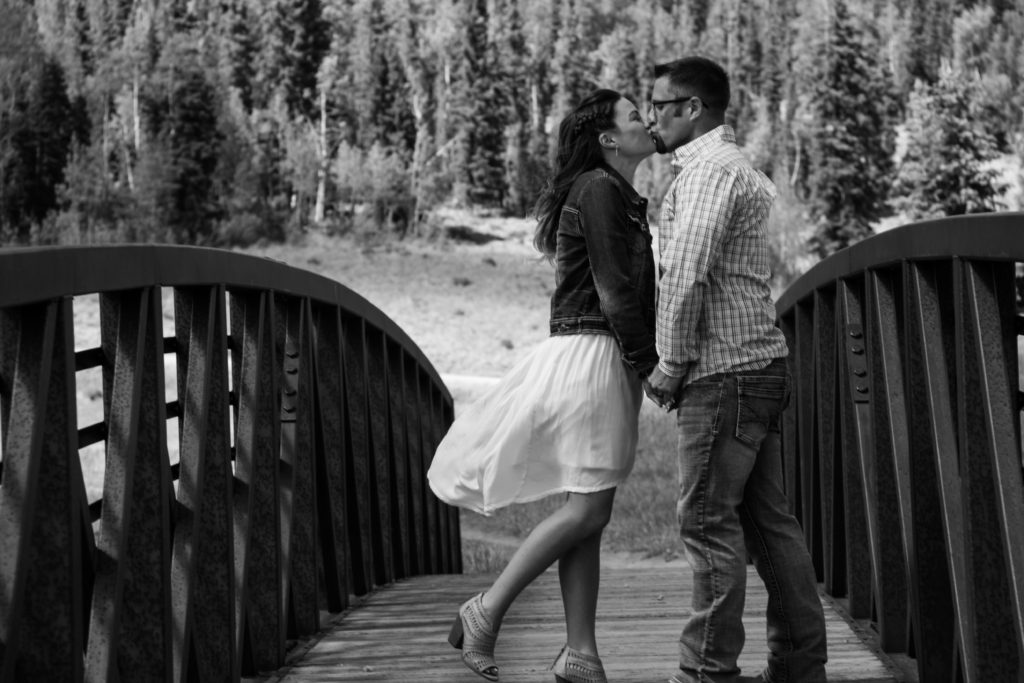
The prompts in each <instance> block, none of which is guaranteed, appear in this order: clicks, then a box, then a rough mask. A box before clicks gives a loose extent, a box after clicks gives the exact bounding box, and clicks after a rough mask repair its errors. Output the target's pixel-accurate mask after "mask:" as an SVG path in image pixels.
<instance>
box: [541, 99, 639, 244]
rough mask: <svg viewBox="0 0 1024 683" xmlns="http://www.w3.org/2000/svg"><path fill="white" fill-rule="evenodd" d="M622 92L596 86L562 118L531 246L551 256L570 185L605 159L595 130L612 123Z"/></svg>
mask: <svg viewBox="0 0 1024 683" xmlns="http://www.w3.org/2000/svg"><path fill="white" fill-rule="evenodd" d="M621 98H622V95H621V94H619V93H618V92H616V91H614V90H604V89H602V90H597V91H595V92H593V93H592V94H590V95H588V96H587V97H585V98H584V99H583V101H582V102H580V103H579V105H577V107H576V108H575V109H574V110H573V111H572V112H570V113H569V114H568V115H567V116H566V117H565V118H563V119H562V122H561V124H560V125H559V127H558V148H557V149H558V153H557V154H556V155H555V168H554V169H553V172H552V174H551V176H550V177H549V178H548V180H547V182H546V183H545V185H544V189H543V190H542V191H541V195H540V197H539V198H538V199H537V219H538V224H537V230H536V232H535V233H534V237H533V244H534V246H535V247H536V248H537V249H538V251H540V252H541V253H543V254H544V255H545V256H547V257H548V258H549V259H553V258H554V255H555V247H556V245H557V234H558V220H559V218H560V216H561V213H562V205H563V204H564V203H565V198H566V197H567V196H568V194H569V189H570V188H571V187H572V184H573V183H574V182H575V181H576V178H578V177H579V176H580V175H582V174H583V173H586V172H587V171H589V170H590V169H592V168H594V167H595V166H597V165H598V164H599V163H601V162H602V161H603V160H604V155H603V153H602V151H601V145H600V143H598V140H597V135H596V133H600V132H602V131H606V130H610V129H612V128H614V127H615V104H616V103H617V102H618V101H619V100H620V99H621Z"/></svg>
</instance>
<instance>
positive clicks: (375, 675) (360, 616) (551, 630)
mask: <svg viewBox="0 0 1024 683" xmlns="http://www.w3.org/2000/svg"><path fill="white" fill-rule="evenodd" d="M492 579H493V577H492V576H490V575H483V574H467V575H461V576H459V575H435V576H425V577H417V578H413V579H408V580H403V581H399V582H397V583H395V584H392V585H390V586H388V587H385V588H383V589H380V590H378V591H377V592H375V593H373V594H372V595H370V596H368V597H367V598H365V599H364V600H362V601H360V602H359V603H358V604H357V605H356V606H355V607H353V608H351V609H350V610H349V611H348V612H346V613H345V614H342V615H339V616H337V617H335V618H334V622H333V624H331V625H329V627H328V628H327V630H326V631H325V632H324V633H323V634H321V636H320V637H319V638H318V639H316V640H315V641H311V642H308V643H306V644H304V645H303V646H300V647H297V648H296V650H295V652H293V654H292V655H291V657H290V658H289V664H288V666H287V667H286V668H284V669H282V670H280V671H278V672H275V673H274V674H273V675H271V676H266V677H263V678H262V679H261V680H263V681H270V682H273V683H299V682H306V681H308V682H312V681H338V682H340V681H402V682H412V681H434V682H441V681H444V682H445V683H460V682H463V681H464V682H466V683H477V682H479V681H482V680H483V679H482V678H478V677H477V676H475V675H474V674H472V673H470V672H469V670H468V669H465V668H464V667H463V666H462V664H461V662H460V660H459V657H458V651H456V650H455V649H453V648H452V647H451V646H449V645H448V643H447V640H446V638H447V635H448V629H449V627H450V626H451V622H452V620H453V618H454V614H455V611H456V609H457V607H458V605H459V604H460V603H461V602H462V601H463V600H465V599H466V598H467V597H468V596H469V595H471V594H473V593H475V592H478V591H480V590H483V589H484V588H485V587H486V586H487V585H489V583H490V581H491V580H492ZM748 586H749V589H748V599H747V614H746V617H745V619H744V623H745V625H746V627H747V647H746V651H745V653H744V654H743V656H742V658H741V660H740V666H741V668H742V669H743V671H744V673H747V674H750V675H753V674H756V673H757V671H759V670H760V668H761V666H762V665H763V662H764V653H765V651H766V649H765V646H764V610H765V605H766V602H767V594H766V593H765V591H764V589H763V587H762V586H761V583H760V580H759V579H758V578H757V575H756V574H755V573H754V571H753V569H751V570H750V575H749V579H748ZM688 591H689V570H688V569H687V567H686V566H685V565H684V564H682V563H680V562H675V563H671V564H665V565H664V566H644V567H642V568H604V569H603V575H602V585H601V598H600V601H599V604H598V629H599V632H598V645H599V647H600V648H601V655H602V657H603V659H604V663H605V669H606V671H607V673H608V678H609V680H610V681H615V682H617V683H641V682H643V683H660V682H663V681H665V680H666V679H667V678H668V676H669V675H670V674H671V673H672V671H673V668H674V667H675V664H676V652H677V650H676V640H677V638H678V635H679V631H680V628H681V627H682V623H683V617H684V614H685V613H686V610H687V607H688V604H689V601H688V595H689V592H688ZM559 595H560V594H559V589H558V576H557V573H556V572H555V571H554V570H549V571H548V572H547V573H545V574H544V575H543V576H541V577H540V578H539V579H538V580H537V581H535V582H534V584H533V585H531V586H530V587H528V588H527V589H526V591H524V593H523V594H522V595H521V596H520V598H519V600H517V601H516V603H515V604H514V605H513V607H512V609H511V610H510V612H509V614H508V615H507V616H506V618H505V622H504V626H503V628H502V631H501V636H500V637H499V639H498V650H497V653H496V656H497V660H498V664H499V666H500V667H501V680H502V681H503V682H504V683H513V682H518V681H550V680H553V679H552V677H551V675H550V674H549V673H548V672H547V667H548V666H549V665H550V664H551V661H552V660H553V659H554V657H555V655H556V654H557V653H558V650H559V648H560V647H561V645H562V643H563V642H564V638H565V631H564V626H563V622H562V607H561V600H560V597H559ZM823 604H824V606H825V617H826V623H827V627H828V644H829V662H828V665H827V671H828V679H829V681H830V682H832V683H836V682H839V681H844V682H850V683H853V682H856V683H893V682H895V681H901V680H905V678H903V677H902V674H900V672H899V670H898V669H897V668H895V667H893V666H892V664H891V662H889V661H888V660H886V659H884V658H881V657H880V656H878V655H877V654H876V653H875V652H873V651H872V649H871V648H869V647H868V646H867V645H865V643H864V641H863V640H862V639H861V638H860V637H859V636H858V635H857V633H856V631H855V628H854V627H853V626H851V624H850V623H848V622H847V620H846V619H845V618H844V617H843V616H842V614H841V613H840V611H839V610H838V609H837V607H836V606H835V605H833V604H832V603H831V602H830V601H829V599H828V598H824V599H823Z"/></svg>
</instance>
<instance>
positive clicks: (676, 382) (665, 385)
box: [643, 367, 683, 411]
mask: <svg viewBox="0 0 1024 683" xmlns="http://www.w3.org/2000/svg"><path fill="white" fill-rule="evenodd" d="M682 383H683V378H682V377H669V376H668V375H666V374H665V373H664V372H662V371H661V368H659V367H655V368H654V370H652V371H651V374H650V375H648V377H647V379H645V380H644V381H643V386H644V393H645V394H647V398H649V399H651V400H652V401H654V402H655V403H656V404H657V405H658V407H659V408H664V409H665V410H667V411H672V410H675V408H676V403H677V398H676V393H677V392H678V391H679V386H680V385H681V384H682Z"/></svg>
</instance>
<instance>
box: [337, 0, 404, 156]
mask: <svg viewBox="0 0 1024 683" xmlns="http://www.w3.org/2000/svg"><path fill="white" fill-rule="evenodd" d="M352 16H353V19H354V25H353V29H352V31H353V33H352V38H351V42H350V44H349V46H348V55H347V62H348V65H349V68H350V69H351V71H350V74H351V76H350V79H351V80H350V83H351V93H350V98H351V99H350V100H349V102H350V106H349V107H348V111H350V112H351V114H352V116H353V117H354V122H353V124H352V125H353V128H354V130H355V135H354V137H355V140H356V143H357V146H358V147H359V148H360V149H363V150H368V149H369V148H370V147H371V146H372V145H373V144H374V143H380V144H382V145H384V146H386V147H394V148H396V149H400V150H402V151H403V152H408V153H411V152H412V150H413V148H414V147H415V145H416V121H415V118H414V116H413V113H412V110H411V107H410V104H409V102H410V91H409V83H408V81H407V80H406V78H405V71H404V69H403V67H402V60H401V57H400V55H399V52H398V48H397V46H396V44H395V40H394V38H393V36H392V32H391V26H390V24H389V21H388V15H387V14H386V13H385V11H384V6H383V3H382V0H356V2H355V3H354V5H353V8H352Z"/></svg>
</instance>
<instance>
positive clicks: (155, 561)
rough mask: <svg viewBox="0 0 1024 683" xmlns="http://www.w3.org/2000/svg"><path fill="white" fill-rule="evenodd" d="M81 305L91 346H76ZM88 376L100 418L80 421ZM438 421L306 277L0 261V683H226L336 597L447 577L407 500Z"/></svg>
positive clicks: (400, 341) (198, 262)
mask: <svg viewBox="0 0 1024 683" xmlns="http://www.w3.org/2000/svg"><path fill="white" fill-rule="evenodd" d="M165 289H166V290H170V291H171V292H173V316H171V317H173V334H171V335H168V336H165V334H164V319H165V317H166V316H165V315H164V314H163V311H162V307H163V301H164V297H163V294H164V291H165ZM86 294H89V295H92V294H98V298H99V304H98V309H99V315H98V321H99V327H100V346H99V348H95V349H92V348H87V349H82V350H78V351H76V350H75V348H74V338H75V330H74V327H75V308H74V304H75V302H74V297H76V296H78V295H86ZM165 355H171V356H172V357H173V359H174V361H175V364H174V366H173V367H174V370H175V372H174V374H175V384H176V389H177V392H176V393H177V398H176V399H175V400H170V401H168V400H167V394H168V389H167V387H166V383H165V375H164V367H165V366H164V360H165ZM94 369H98V370H99V373H100V374H101V375H102V378H101V385H102V389H101V393H102V399H103V401H102V403H103V419H102V420H101V421H100V422H98V423H96V424H93V425H87V426H84V427H80V425H79V424H78V413H77V408H78V401H77V400H76V395H75V394H76V388H78V387H77V375H79V374H80V373H82V372H83V371H89V370H94ZM452 414H453V411H452V398H451V395H450V393H449V392H448V390H447V388H446V387H445V386H444V384H443V382H442V381H441V379H440V377H439V376H438V374H437V372H436V370H435V369H434V368H433V366H432V365H431V364H430V362H429V360H428V359H427V358H426V357H425V356H424V355H423V353H422V352H421V351H420V350H419V348H418V347H417V346H416V345H415V344H414V343H413V342H412V340H411V339H409V337H408V336H407V335H406V334H405V333H404V332H403V331H402V330H401V329H400V328H398V326H397V325H395V324H394V322H393V321H391V320H390V319H388V318H387V317H386V316H385V315H384V314H383V313H381V312H380V311H379V310H378V309H376V308H375V307H374V306H372V305H371V304H369V303H368V302H367V301H366V300H365V299H364V298H362V297H361V296H359V295H357V294H355V293H354V292H352V291H351V290H350V289H348V288H347V287H345V286H343V285H341V284H339V283H337V282H333V281H331V280H329V279H327V278H324V277H320V276H317V275H314V274H312V273H308V272H305V271H302V270H300V269H296V268H292V267H290V266H287V265H285V264H282V263H279V262H275V261H272V260H269V259H264V258H256V257H251V256H245V255H242V254H237V253H232V252H226V251H221V250H215V249H204V248H196V247H175V246H137V245H130V246H128V245H126V246H110V247H70V248H33V249H0V434H2V436H3V451H2V462H0V467H2V469H0V681H14V680H68V681H74V680H83V679H89V680H118V679H124V680H142V679H146V680H149V679H153V680H175V681H178V680H185V679H188V680H238V678H239V677H240V675H241V674H243V673H244V674H251V673H254V672H257V671H266V670H272V669H275V668H277V667H279V666H280V665H281V664H282V663H283V661H284V655H285V648H286V642H287V640H288V639H290V638H295V637H296V636H301V635H307V634H310V633H313V632H315V631H317V630H318V629H319V611H320V610H321V609H328V610H330V611H340V610H342V609H344V608H345V607H346V606H347V604H348V600H349V595H350V594H351V593H354V594H356V595H360V594H363V593H365V592H367V591H369V590H370V589H371V588H372V586H373V585H375V584H382V583H387V582H390V581H392V580H394V579H396V578H401V577H403V576H409V575H412V574H418V573H429V572H449V571H460V570H461V554H460V549H459V526H458V515H457V513H456V512H455V511H454V510H453V509H451V508H448V507H447V506H445V505H443V504H441V503H440V502H439V501H437V499H436V498H434V497H433V495H432V494H431V493H430V491H429V489H428V488H427V487H426V485H425V471H426V467H427V465H428V464H429V460H430V457H431V454H432V452H433V449H434V447H435V446H436V444H437V442H438V441H439V440H440V438H441V436H442V435H443V434H444V432H445V430H446V428H447V425H448V424H450V422H451V420H452ZM170 418H177V430H176V431H177V435H176V436H177V445H178V461H177V462H176V463H172V458H171V456H170V455H169V443H171V442H173V441H174V439H173V438H170V439H169V438H168V434H167V424H168V419H170ZM173 436H174V435H172V437H173ZM90 444H102V445H103V448H104V463H103V475H102V493H103V495H102V500H101V501H97V502H96V503H94V504H93V506H92V510H90V509H89V501H88V500H87V497H86V493H85V486H84V481H83V474H82V468H81V465H80V462H79V459H78V457H77V456H78V453H79V449H81V448H83V447H86V446H89V445H90Z"/></svg>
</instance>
